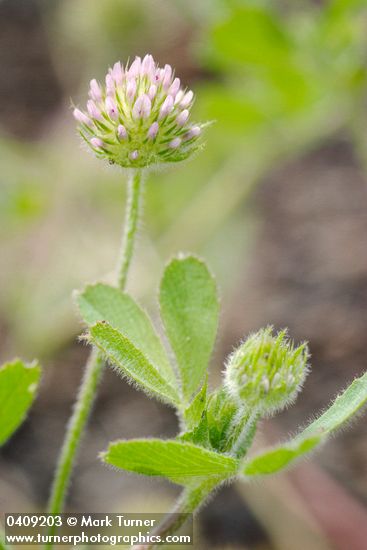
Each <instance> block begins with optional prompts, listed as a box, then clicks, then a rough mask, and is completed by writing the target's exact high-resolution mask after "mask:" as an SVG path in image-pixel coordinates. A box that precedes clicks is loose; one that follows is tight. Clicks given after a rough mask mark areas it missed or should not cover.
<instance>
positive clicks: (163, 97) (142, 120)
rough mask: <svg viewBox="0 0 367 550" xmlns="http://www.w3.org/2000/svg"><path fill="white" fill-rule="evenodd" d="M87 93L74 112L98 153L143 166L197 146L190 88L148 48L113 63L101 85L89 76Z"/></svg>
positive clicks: (187, 153)
mask: <svg viewBox="0 0 367 550" xmlns="http://www.w3.org/2000/svg"><path fill="white" fill-rule="evenodd" d="M89 98H90V99H89V100H88V102H87V107H86V110H85V112H84V111H83V110H80V109H74V118H75V119H76V120H77V122H78V124H79V131H80V133H81V134H82V136H83V138H84V140H85V141H86V143H88V144H89V145H90V146H91V148H92V149H93V152H94V153H95V154H96V156H98V157H99V158H104V159H107V160H108V161H109V162H111V163H114V164H119V165H120V166H123V167H127V168H129V167H130V168H144V167H146V166H149V165H151V164H158V163H162V162H178V161H180V160H183V159H185V158H187V157H189V156H190V155H191V154H192V153H193V152H194V151H196V150H197V149H198V147H199V139H198V138H199V135H200V133H201V125H200V124H196V125H193V124H191V123H190V124H188V120H189V117H190V110H191V105H192V102H193V98H194V94H193V92H192V91H191V90H190V91H186V89H185V88H183V87H181V81H180V79H179V78H178V77H175V75H174V71H173V69H172V67H171V66H170V65H165V66H164V67H163V68H160V67H159V66H158V64H157V63H156V62H155V61H154V59H153V57H152V56H151V55H150V54H147V55H145V56H144V57H143V58H140V57H135V59H134V60H133V62H132V63H131V65H130V66H129V65H128V64H127V65H125V66H123V65H122V63H121V62H120V61H117V62H116V63H114V64H113V65H112V68H110V69H109V70H108V72H107V75H106V78H105V84H104V85H101V84H99V82H97V80H96V79H92V80H91V82H90V90H89Z"/></svg>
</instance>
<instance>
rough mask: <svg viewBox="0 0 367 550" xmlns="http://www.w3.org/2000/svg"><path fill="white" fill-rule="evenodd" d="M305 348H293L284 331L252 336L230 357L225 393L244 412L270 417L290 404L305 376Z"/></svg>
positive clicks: (268, 328)
mask: <svg viewBox="0 0 367 550" xmlns="http://www.w3.org/2000/svg"><path fill="white" fill-rule="evenodd" d="M307 360H308V350H307V345H306V344H302V345H300V346H298V347H295V346H294V344H293V342H292V341H291V340H289V338H288V337H287V332H286V331H281V332H279V333H278V334H276V335H274V334H273V332H272V327H267V328H266V329H262V330H260V331H259V332H257V333H255V334H252V335H250V336H249V338H247V340H246V341H245V342H244V343H243V344H242V345H241V346H240V347H239V348H238V349H237V350H236V351H235V352H234V353H233V354H232V355H231V357H230V358H229V362H228V364H227V367H226V371H225V384H226V387H227V390H228V391H229V392H230V393H231V395H232V396H233V397H234V398H235V399H236V401H237V402H238V403H239V404H241V406H243V407H244V408H246V409H249V410H256V409H257V410H258V411H259V412H260V413H267V414H269V413H272V412H274V411H276V410H279V409H282V408H284V407H285V406H286V405H287V404H289V403H290V402H292V401H293V400H294V399H295V397H296V395H297V393H298V392H299V390H300V388H301V386H302V383H303V381H304V379H305V376H306V374H307Z"/></svg>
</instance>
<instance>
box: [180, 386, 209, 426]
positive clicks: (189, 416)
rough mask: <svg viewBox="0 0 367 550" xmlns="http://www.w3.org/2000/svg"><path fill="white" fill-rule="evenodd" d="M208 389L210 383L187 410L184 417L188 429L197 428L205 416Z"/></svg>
mask: <svg viewBox="0 0 367 550" xmlns="http://www.w3.org/2000/svg"><path fill="white" fill-rule="evenodd" d="M207 389H208V382H207V381H206V382H205V384H203V385H202V387H201V390H200V391H199V392H198V393H197V394H196V395H195V397H194V398H193V400H192V401H191V403H190V405H189V406H188V407H187V408H186V409H185V412H184V417H185V422H186V424H187V428H188V429H189V430H192V429H193V428H195V426H197V425H198V424H199V422H200V420H201V417H202V415H203V412H204V409H205V405H206V392H207Z"/></svg>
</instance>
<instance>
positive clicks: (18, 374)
mask: <svg viewBox="0 0 367 550" xmlns="http://www.w3.org/2000/svg"><path fill="white" fill-rule="evenodd" d="M193 100H194V94H193V92H192V91H191V90H187V89H186V88H184V87H182V86H181V82H180V80H179V78H177V77H175V75H174V71H173V70H172V68H171V67H170V66H169V65H165V67H164V68H159V66H158V65H157V63H156V62H155V61H154V59H153V58H152V56H151V55H146V56H145V57H144V58H143V59H141V58H139V57H137V58H135V60H134V61H133V62H132V63H131V65H128V64H127V65H126V66H125V67H123V65H122V64H121V63H120V62H117V63H115V64H114V65H113V68H112V69H110V70H109V71H108V74H107V76H106V79H105V85H102V84H101V83H99V82H97V81H96V80H95V79H93V80H92V81H91V83H90V91H89V100H88V102H87V108H86V110H85V111H83V110H82V109H79V108H77V107H75V109H74V117H75V119H76V120H77V122H78V128H79V132H80V134H81V136H82V138H83V140H84V141H85V142H86V144H87V147H88V148H89V149H90V150H92V151H93V153H94V154H95V155H96V156H97V157H98V158H100V159H103V160H106V161H108V162H110V163H113V164H116V165H118V166H120V167H122V168H124V169H127V171H128V193H129V194H128V201H127V208H126V220H125V227H124V234H123V239H122V246H121V253H120V256H119V258H118V262H117V277H116V281H117V282H116V285H115V286H110V285H107V284H102V283H97V284H93V285H88V286H87V287H86V288H85V289H84V290H82V291H80V292H78V293H77V294H76V302H77V305H78V308H79V312H80V315H81V318H82V319H83V321H84V322H85V325H86V327H87V332H86V335H85V336H86V338H87V340H88V342H89V343H90V345H91V347H92V350H91V354H90V358H89V360H88V363H87V365H86V369H85V375H84V378H83V381H82V385H81V388H80V391H79V393H78V397H77V401H76V406H75V408H74V411H73V414H72V417H71V419H70V422H69V424H68V427H67V432H66V436H65V440H64V443H63V446H62V449H61V453H60V458H59V462H58V465H57V468H56V474H55V479H54V484H53V487H52V491H51V497H50V502H49V506H48V512H49V513H52V514H58V513H60V512H61V511H62V510H63V506H64V502H65V498H66V494H67V488H68V486H69V480H70V476H71V472H72V468H73V465H74V462H75V456H76V452H77V449H78V447H79V442H80V439H81V435H82V433H83V431H84V428H85V426H86V423H87V420H88V416H89V413H90V411H91V408H92V404H93V400H94V398H95V395H96V392H97V389H98V382H99V380H100V378H101V374H102V372H103V368H104V365H105V364H106V363H108V364H109V365H110V366H112V367H113V368H114V369H115V371H116V372H117V373H118V374H120V375H121V376H122V377H123V378H124V379H125V380H126V381H127V382H129V383H132V384H133V385H134V386H136V388H138V389H139V390H142V391H144V392H145V393H146V394H147V395H148V397H150V398H155V399H158V400H159V401H162V402H163V403H165V404H166V405H167V406H169V407H171V408H173V409H174V410H175V411H176V412H177V417H178V423H179V426H178V431H177V436H176V437H175V438H173V439H133V440H120V441H114V442H111V443H110V444H109V445H108V447H107V449H106V450H105V451H104V452H102V453H101V455H100V456H101V460H102V461H103V462H104V463H106V464H107V465H111V466H114V467H116V468H119V469H121V470H126V471H129V472H135V473H137V474H143V475H146V476H160V477H164V478H166V479H168V480H170V481H171V482H173V483H176V484H178V485H181V486H182V487H183V491H182V495H181V497H180V498H179V500H178V502H177V504H176V505H175V507H174V508H173V510H172V511H175V512H182V513H191V512H195V511H197V509H198V508H199V507H200V506H201V505H202V504H203V503H204V502H205V501H206V499H207V498H208V497H209V496H210V495H211V493H213V491H215V490H216V489H217V488H218V487H219V486H220V485H221V484H223V483H229V482H231V481H234V480H236V479H240V480H243V482H246V481H248V480H251V479H253V478H260V477H261V476H266V475H270V474H275V473H277V472H279V471H281V470H283V469H284V468H286V467H288V466H290V465H291V464H293V463H294V462H295V461H297V460H298V459H300V458H302V457H304V456H305V455H306V454H307V453H310V452H311V451H313V450H314V449H316V448H317V447H318V446H320V445H321V444H323V443H324V442H325V441H326V440H327V439H328V438H329V437H330V436H331V435H332V434H333V433H334V432H335V431H336V430H338V429H339V428H340V427H341V426H342V425H344V424H345V423H346V422H347V421H348V420H349V419H350V418H351V417H353V415H355V414H356V413H357V412H358V411H359V410H360V409H361V407H362V406H363V405H364V404H365V403H366V401H367V374H365V375H363V376H362V377H361V378H358V379H356V380H354V381H353V382H352V384H351V385H350V386H349V387H348V388H347V389H346V390H345V391H344V392H342V393H340V395H338V397H337V398H336V399H335V401H334V402H333V403H332V405H331V406H330V408H329V409H327V410H326V411H325V412H323V413H322V414H320V415H319V416H318V417H316V419H315V420H313V421H311V422H310V423H309V424H308V425H306V427H305V428H302V429H299V431H298V433H297V434H296V435H295V436H294V437H292V438H291V439H289V440H286V441H284V442H281V443H279V444H278V445H275V446H274V447H272V448H270V449H265V450H263V451H260V452H258V453H257V454H250V453H249V451H250V448H251V444H252V442H253V439H254V436H255V434H256V430H257V427H258V425H259V422H260V421H261V420H262V419H263V418H267V417H270V416H272V415H274V414H276V413H277V412H278V411H280V410H282V409H283V408H284V407H286V406H288V405H290V404H291V403H292V402H293V401H294V399H295V398H296V396H297V393H298V392H299V391H300V390H301V387H302V384H303V382H304V379H305V377H306V375H307V373H308V371H309V352H308V347H307V344H306V343H301V344H300V345H295V344H294V343H293V342H292V340H291V339H290V338H289V336H288V333H287V331H286V330H283V331H280V332H275V331H274V330H273V328H272V327H266V328H264V329H262V330H260V331H258V332H257V333H254V334H251V335H249V336H248V337H247V338H245V339H244V340H243V342H242V343H241V344H240V345H239V346H238V347H237V349H235V351H234V352H233V353H232V354H231V355H230V357H229V358H228V359H227V361H226V363H225V365H224V369H223V379H222V383H221V385H220V386H219V387H218V388H215V389H212V388H210V387H209V386H208V365H209V362H210V359H211V356H212V352H213V347H214V345H215V340H216V337H217V329H218V318H219V299H218V292H217V286H216V282H215V279H214V277H213V275H212V274H211V272H210V270H209V269H208V267H207V265H206V264H205V262H204V261H203V260H202V259H200V258H198V257H196V256H194V255H190V254H185V255H183V254H178V255H177V256H176V257H174V258H172V259H170V260H169V262H168V264H167V265H166V267H165V269H164V272H163V276H162V280H161V283H160V288H159V305H160V317H161V325H162V327H161V329H164V332H165V335H166V339H167V343H168V346H169V347H168V348H167V345H166V340H164V341H162V339H161V338H160V336H159V334H161V333H162V330H159V331H157V330H156V327H154V325H153V323H152V321H151V319H150V318H149V316H148V315H147V313H146V312H145V311H144V310H143V309H142V307H141V306H140V305H139V304H138V303H137V302H136V301H135V300H134V298H133V297H132V296H131V295H129V294H128V293H126V291H125V286H126V280H127V276H128V272H129V267H130V264H131V259H132V255H133V250H134V243H135V237H136V232H137V227H138V220H139V214H140V204H141V195H142V187H143V183H142V182H143V176H144V175H145V174H146V173H147V172H148V169H149V167H151V166H154V165H159V164H163V163H167V162H169V163H172V162H177V161H182V160H184V159H186V158H188V157H189V156H191V155H192V154H193V153H196V152H197V151H198V150H199V149H200V148H201V147H202V130H203V127H204V126H205V125H204V124H200V123H194V122H192V121H191V113H190V110H191V106H192V103H193ZM39 377H40V369H39V367H38V365H37V364H31V365H28V366H27V365H25V364H23V363H22V362H21V361H19V360H16V361H14V362H13V363H8V364H6V365H4V366H3V367H2V368H1V369H0V403H1V406H0V443H3V442H4V441H5V439H7V438H8V437H9V436H10V435H11V433H12V432H13V431H14V430H15V429H16V428H17V427H18V425H19V424H20V422H21V421H22V419H23V418H24V416H25V414H26V412H27V410H28V407H29V406H30V404H31V403H32V400H33V397H34V395H35V391H36V388H37V385H38V382H39ZM122 475H123V474H122ZM184 518H185V516H184V515H182V516H176V515H174V516H168V518H167V520H166V521H164V522H163V523H162V525H161V526H160V527H158V528H157V532H159V533H160V534H163V533H165V534H167V533H173V532H175V531H176V530H177V529H178V528H179V527H180V525H181V522H182V521H183V519H184ZM55 529H56V528H55V527H51V528H50V530H49V534H52V533H53V532H54V531H55ZM49 546H52V545H51V544H50V545H49ZM141 548H146V549H148V548H151V546H150V545H146V546H144V547H141Z"/></svg>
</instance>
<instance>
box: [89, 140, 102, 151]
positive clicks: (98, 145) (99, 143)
mask: <svg viewBox="0 0 367 550" xmlns="http://www.w3.org/2000/svg"><path fill="white" fill-rule="evenodd" d="M90 142H91V144H92V145H93V147H96V149H100V148H101V147H103V145H104V143H103V141H102V140H101V139H99V138H92V139H91V140H90Z"/></svg>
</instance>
